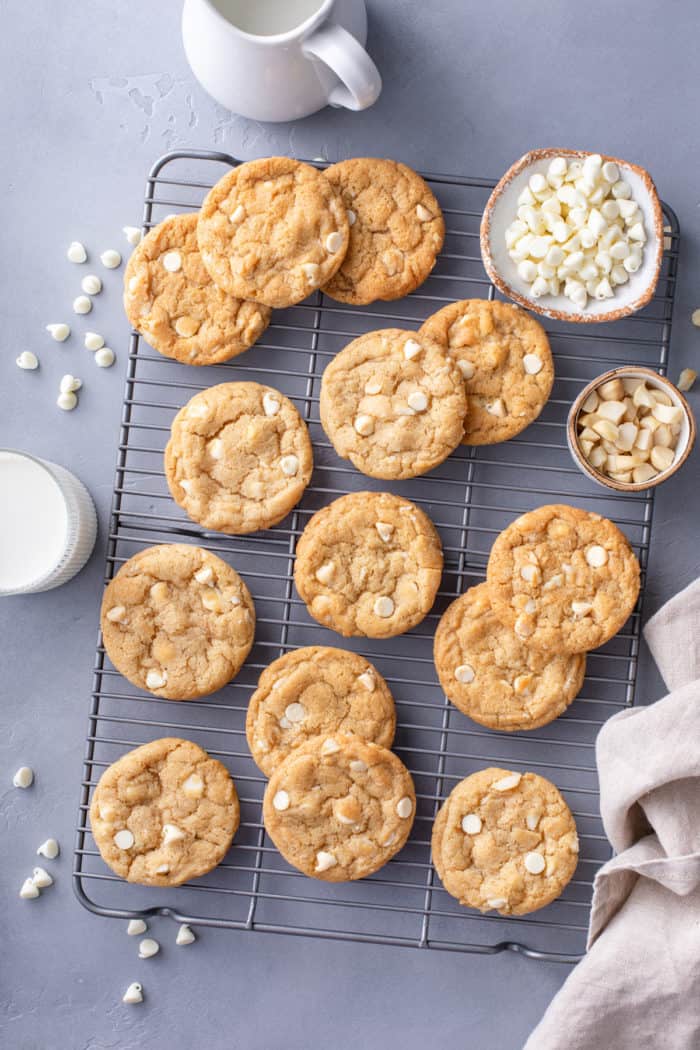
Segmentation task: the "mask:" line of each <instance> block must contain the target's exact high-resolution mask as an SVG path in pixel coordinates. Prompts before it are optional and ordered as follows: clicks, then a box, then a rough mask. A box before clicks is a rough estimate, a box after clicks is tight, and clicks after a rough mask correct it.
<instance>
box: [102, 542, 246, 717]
mask: <svg viewBox="0 0 700 1050" xmlns="http://www.w3.org/2000/svg"><path fill="white" fill-rule="evenodd" d="M100 624H101V627H102V638H103V640H104V645H105V649H106V650H107V655H108V656H109V658H110V660H111V661H112V663H113V664H114V666H115V667H116V669H117V670H118V671H119V672H120V674H123V675H124V677H125V678H128V679H129V681H130V682H133V684H134V685H137V686H139V687H140V688H141V689H147V690H148V692H149V693H154V694H155V695H156V696H163V697H166V698H167V699H168V700H194V699H196V698H197V697H199V696H207V695H208V694H209V693H214V692H216V690H217V689H220V688H221V687H222V686H223V685H225V684H226V682H229V681H230V680H231V679H232V678H233V677H234V676H235V675H237V674H238V672H239V671H240V669H241V667H242V666H243V662H244V660H245V659H246V657H247V655H248V653H249V652H250V649H251V646H252V644H253V636H254V635H255V607H254V605H253V599H252V598H251V596H250V592H249V591H248V588H247V587H246V585H245V584H244V583H243V580H242V579H241V578H240V576H239V575H238V573H237V572H236V570H235V569H232V568H231V566H230V565H227V564H226V562H225V561H222V560H221V558H217V557H216V555H214V554H210V553H209V552H208V551H205V550H202V548H201V547H190V546H188V545H186V544H184V543H163V544H161V545H159V546H157V547H147V548H146V550H143V551H140V552H139V553H138V554H135V555H134V556H133V558H129V560H128V561H127V562H125V564H124V565H122V567H121V568H120V570H119V572H118V573H117V575H116V576H115V577H114V579H113V580H111V581H110V582H109V583H108V584H107V588H106V590H105V592H104V596H103V598H102V612H101V616H100Z"/></svg>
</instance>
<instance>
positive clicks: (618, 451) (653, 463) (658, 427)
mask: <svg viewBox="0 0 700 1050" xmlns="http://www.w3.org/2000/svg"><path fill="white" fill-rule="evenodd" d="M566 436H567V441H568V443H569V448H570V450H571V454H572V456H573V458H574V462H575V463H576V464H577V466H578V467H580V469H581V470H582V471H583V473H584V474H587V475H588V477H589V478H591V479H592V480H593V481H595V482H597V483H598V484H599V485H604V486H605V487H606V488H609V489H614V490H615V491H617V492H641V491H643V490H644V489H648V488H652V487H653V486H655V485H658V484H660V483H661V482H662V481H666V480H667V478H670V477H671V475H672V474H675V472H676V471H677V470H679V469H680V467H682V466H683V464H684V463H685V461H686V459H687V458H688V456H689V455H690V452H691V450H692V448H693V445H694V443H695V420H694V418H693V413H692V412H691V410H690V407H689V405H688V402H687V401H686V399H685V398H684V397H683V395H682V394H681V393H680V391H679V390H678V389H677V388H676V387H675V386H674V385H673V383H671V382H669V380H668V379H665V378H664V377H663V376H660V375H658V374H657V373H656V372H654V371H652V370H651V369H650V368H643V367H642V366H639V365H629V366H626V367H624V368H615V369H613V370H612V371H611V372H606V373H605V375H602V376H600V377H599V378H598V379H594V380H593V382H592V383H589V384H588V386H587V387H584V389H583V390H582V391H581V393H580V394H579V396H578V397H577V398H576V400H575V401H574V403H573V405H572V406H571V409H570V411H569V419H568V425H567V429H566Z"/></svg>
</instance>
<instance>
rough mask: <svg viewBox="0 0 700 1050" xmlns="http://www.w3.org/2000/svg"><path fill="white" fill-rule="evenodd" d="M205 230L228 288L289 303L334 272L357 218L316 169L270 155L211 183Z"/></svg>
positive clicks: (211, 266)
mask: <svg viewBox="0 0 700 1050" xmlns="http://www.w3.org/2000/svg"><path fill="white" fill-rule="evenodd" d="M197 236H198V238H199V247H200V250H201V252H202V259H203V261H204V265H205V266H206V268H207V269H208V271H209V273H210V274H211V276H212V278H213V279H214V281H215V282H216V283H217V284H218V285H219V287H220V288H221V289H223V291H225V292H228V294H229V295H235V296H237V297H238V298H240V299H252V300H253V301H254V302H257V303H263V304H264V305H266V306H273V307H280V308H281V307H285V306H292V305H294V303H299V302H301V300H302V299H306V297H307V296H308V295H310V294H311V293H312V292H314V291H315V290H316V289H317V288H320V287H321V285H323V284H325V283H326V282H327V281H329V280H330V279H331V277H333V275H334V273H335V272H336V270H337V269H338V268H339V266H340V265H341V263H342V261H343V258H344V257H345V253H346V251H347V248H348V239H349V225H348V219H347V215H346V214H345V208H344V207H343V203H342V201H341V199H340V196H339V195H338V194H337V193H336V191H335V189H334V188H333V186H332V185H331V183H330V182H329V181H328V179H326V178H324V176H323V175H322V174H321V173H320V172H319V171H317V170H316V168H312V167H311V166H310V165H309V164H302V163H301V162H300V161H298V160H291V159H290V158H289V157H266V158H263V159H261V160H251V161H248V162H247V163H246V164H239V165H238V167H236V168H233V169H232V170H231V171H230V172H228V174H226V175H224V177H223V178H222V179H220V180H219V181H218V182H217V184H216V185H215V186H214V188H213V189H212V190H210V192H209V193H208V194H207V196H206V198H205V200H204V204H203V205H202V210H201V212H200V214H199V224H198V227H197Z"/></svg>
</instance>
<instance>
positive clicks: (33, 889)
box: [19, 879, 40, 901]
mask: <svg viewBox="0 0 700 1050" xmlns="http://www.w3.org/2000/svg"><path fill="white" fill-rule="evenodd" d="M39 893H40V890H39V887H38V886H36V885H35V884H34V880H33V879H25V880H24V882H23V883H22V888H21V889H20V891H19V895H20V897H21V898H22V900H23V901H31V900H34V899H35V898H36V897H38V896H39Z"/></svg>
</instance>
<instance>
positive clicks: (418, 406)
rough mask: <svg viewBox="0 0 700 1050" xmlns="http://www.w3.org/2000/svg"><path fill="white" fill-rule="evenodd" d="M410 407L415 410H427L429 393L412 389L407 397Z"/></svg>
mask: <svg viewBox="0 0 700 1050" xmlns="http://www.w3.org/2000/svg"><path fill="white" fill-rule="evenodd" d="M407 401H408V407H409V408H412V409H413V411H414V412H425V410H426V408H427V407H428V395H427V394H425V393H423V391H422V390H412V391H411V393H410V394H409V395H408V398H407Z"/></svg>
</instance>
